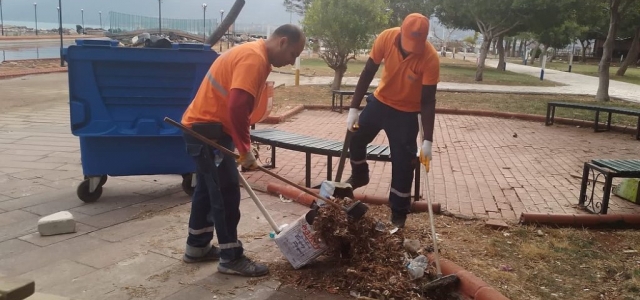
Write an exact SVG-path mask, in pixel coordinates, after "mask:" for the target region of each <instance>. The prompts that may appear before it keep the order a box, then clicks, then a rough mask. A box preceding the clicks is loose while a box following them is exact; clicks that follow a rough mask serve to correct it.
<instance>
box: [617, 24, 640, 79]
mask: <svg viewBox="0 0 640 300" xmlns="http://www.w3.org/2000/svg"><path fill="white" fill-rule="evenodd" d="M639 53H640V26H638V27H636V36H635V37H634V38H633V42H631V48H629V52H628V53H627V58H625V59H624V61H623V62H622V64H621V65H620V69H618V72H616V76H624V73H625V72H627V68H628V67H629V66H630V65H632V64H635V63H636V61H637V60H638V54H639Z"/></svg>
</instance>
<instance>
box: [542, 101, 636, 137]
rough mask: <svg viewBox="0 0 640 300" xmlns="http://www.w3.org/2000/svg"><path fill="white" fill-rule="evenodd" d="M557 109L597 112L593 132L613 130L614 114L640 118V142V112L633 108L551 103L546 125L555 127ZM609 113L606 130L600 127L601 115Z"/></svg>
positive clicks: (548, 105) (548, 107)
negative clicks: (612, 119) (612, 120)
mask: <svg viewBox="0 0 640 300" xmlns="http://www.w3.org/2000/svg"><path fill="white" fill-rule="evenodd" d="M556 107H566V108H576V109H585V110H592V111H595V112H596V116H595V120H594V124H593V130H594V131H595V132H602V131H609V130H611V115H612V114H614V113H615V114H623V115H630V116H636V117H638V124H637V131H636V139H637V140H640V110H637V109H631V108H623V107H606V106H599V105H592V104H582V103H571V102H549V103H548V104H547V117H546V120H545V125H546V126H549V125H553V121H554V118H555V114H556ZM601 112H603V113H608V116H607V123H606V124H605V126H606V129H602V128H601V127H600V113H601Z"/></svg>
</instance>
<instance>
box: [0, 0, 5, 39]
mask: <svg viewBox="0 0 640 300" xmlns="http://www.w3.org/2000/svg"><path fill="white" fill-rule="evenodd" d="M0 26H1V27H2V36H4V17H3V16H2V0H0Z"/></svg>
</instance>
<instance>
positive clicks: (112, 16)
mask: <svg viewBox="0 0 640 300" xmlns="http://www.w3.org/2000/svg"><path fill="white" fill-rule="evenodd" d="M204 22H205V23H206V26H207V28H206V31H207V35H209V34H211V33H212V32H213V31H214V30H215V29H216V28H217V27H218V22H219V21H218V19H216V18H213V19H209V18H207V19H206V20H204ZM202 24H203V19H171V18H162V28H163V29H173V30H182V31H186V32H189V33H192V34H202ZM158 26H159V24H158V18H157V17H146V16H140V15H131V14H125V13H119V12H113V11H111V12H109V31H111V32H113V33H120V32H126V31H135V30H144V29H157V28H158ZM276 28H277V25H273V24H259V23H249V24H247V23H245V24H242V23H235V24H233V26H232V27H231V28H229V30H230V31H231V32H232V33H236V34H260V35H263V34H264V35H266V34H270V33H272V32H273V31H274V30H275V29H276Z"/></svg>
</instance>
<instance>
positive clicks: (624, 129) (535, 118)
mask: <svg viewBox="0 0 640 300" xmlns="http://www.w3.org/2000/svg"><path fill="white" fill-rule="evenodd" d="M330 108H331V106H330V105H317V104H305V105H302V108H300V106H298V107H296V108H294V109H292V110H290V111H288V112H286V113H285V115H284V116H274V117H273V118H274V119H278V120H281V121H280V122H283V121H284V120H285V119H287V118H289V117H291V116H293V115H295V114H297V113H300V112H301V111H302V110H304V109H317V110H321V109H330ZM436 113H439V114H449V115H469V116H480V117H492V118H506V119H518V120H525V121H532V122H545V121H546V116H541V115H531V114H520V113H508V112H495V111H487V110H468V109H457V108H436ZM267 119H269V118H267ZM265 121H266V120H265ZM263 123H266V122H264V121H263ZM554 123H556V124H562V125H571V126H580V127H586V128H592V127H593V122H591V121H583V120H575V119H567V118H554ZM268 124H277V123H268ZM636 130H637V129H636V128H635V126H620V125H611V131H615V132H620V133H625V134H635V133H636Z"/></svg>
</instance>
